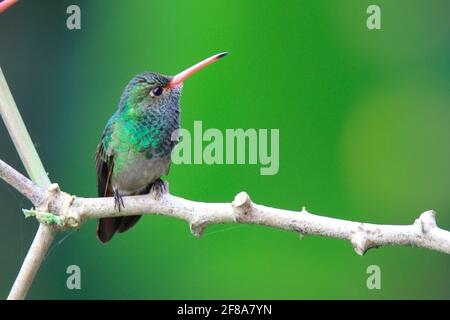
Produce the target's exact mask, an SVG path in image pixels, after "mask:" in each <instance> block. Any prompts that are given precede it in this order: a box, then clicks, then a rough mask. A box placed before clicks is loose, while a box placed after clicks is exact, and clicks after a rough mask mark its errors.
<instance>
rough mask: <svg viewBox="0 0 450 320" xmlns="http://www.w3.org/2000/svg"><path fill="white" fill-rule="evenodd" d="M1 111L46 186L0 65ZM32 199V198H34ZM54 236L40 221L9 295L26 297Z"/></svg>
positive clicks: (38, 179) (22, 156) (44, 174)
mask: <svg viewBox="0 0 450 320" xmlns="http://www.w3.org/2000/svg"><path fill="white" fill-rule="evenodd" d="M10 2H11V1H10ZM10 5H11V4H10ZM0 12H1V11H0ZM0 114H1V116H2V118H3V121H4V122H5V125H6V128H7V129H8V132H9V135H10V136H11V139H12V141H13V143H14V146H15V147H16V149H17V152H18V153H19V156H20V159H21V160H22V162H23V165H24V166H25V169H26V170H27V172H28V174H29V176H30V177H31V179H32V180H33V181H34V182H35V183H36V184H37V185H39V186H41V187H44V188H46V187H48V186H49V185H50V179H49V178H48V176H47V172H46V171H45V169H44V166H43V165H42V162H41V159H40V158H39V155H38V153H37V151H36V148H35V147H34V144H33V142H32V141H31V138H30V135H29V134H28V130H27V128H26V127H25V124H24V122H23V120H22V117H21V115H20V113H19V110H18V109H17V106H16V103H15V101H14V99H13V96H12V94H11V91H10V90H9V88H8V84H7V82H6V79H5V77H4V75H3V71H2V69H1V68H0ZM30 200H31V201H33V200H32V199H30ZM34 200H36V199H34ZM54 236H55V232H54V230H53V228H52V227H50V226H46V225H44V224H40V225H39V229H38V231H37V233H36V236H35V238H34V240H33V243H32V245H31V247H30V249H29V251H28V253H27V255H26V257H25V260H24V262H23V264H22V267H21V268H20V271H19V274H18V275H17V278H16V280H15V282H14V285H13V287H12V289H11V292H10V293H9V296H8V299H13V300H17V299H25V297H26V295H27V293H28V290H29V289H30V286H31V284H32V283H33V280H34V277H35V276H36V273H37V271H38V270H39V266H40V264H41V263H42V260H43V259H44V257H45V255H46V253H47V250H48V249H49V247H50V245H51V243H52V241H53V239H54Z"/></svg>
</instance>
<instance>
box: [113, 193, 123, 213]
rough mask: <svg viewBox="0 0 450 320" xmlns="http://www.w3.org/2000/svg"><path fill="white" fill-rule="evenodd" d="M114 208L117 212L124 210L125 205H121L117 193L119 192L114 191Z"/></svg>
mask: <svg viewBox="0 0 450 320" xmlns="http://www.w3.org/2000/svg"><path fill="white" fill-rule="evenodd" d="M114 208H115V209H117V210H119V212H120V209H121V208H125V204H124V203H123V198H122V196H121V195H120V193H119V190H117V189H114Z"/></svg>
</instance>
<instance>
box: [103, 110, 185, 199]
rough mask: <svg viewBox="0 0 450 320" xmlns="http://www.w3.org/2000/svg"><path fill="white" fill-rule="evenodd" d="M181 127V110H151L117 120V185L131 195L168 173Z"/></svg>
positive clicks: (114, 176)
mask: <svg viewBox="0 0 450 320" xmlns="http://www.w3.org/2000/svg"><path fill="white" fill-rule="evenodd" d="M178 128H179V112H176V113H174V112H170V113H167V112H164V113H163V112H161V113H155V112H149V113H145V114H141V115H139V116H138V117H127V116H122V117H121V118H119V119H117V120H116V123H115V126H114V131H113V133H112V147H113V149H114V168H113V172H112V176H111V183H112V186H113V188H116V189H119V192H120V193H121V194H122V195H131V194H135V193H138V192H139V191H141V190H143V189H145V188H147V187H148V185H149V184H151V183H153V182H155V180H157V179H159V178H160V177H161V176H163V175H166V174H167V173H168V171H169V165H170V154H171V152H172V149H173V147H174V146H175V144H176V141H174V140H173V139H172V134H173V132H174V131H175V130H176V129H178Z"/></svg>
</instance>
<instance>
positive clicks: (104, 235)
mask: <svg viewBox="0 0 450 320" xmlns="http://www.w3.org/2000/svg"><path fill="white" fill-rule="evenodd" d="M140 218H141V216H129V217H117V218H103V219H99V220H98V224H97V237H98V238H99V239H100V241H101V242H103V243H107V242H108V241H109V240H111V239H112V237H113V236H114V234H115V233H116V232H119V233H122V232H125V231H127V230H128V229H130V228H131V227H133V226H134V225H135V224H136V223H137V222H138V221H139V219H140Z"/></svg>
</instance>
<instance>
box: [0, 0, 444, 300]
mask: <svg viewBox="0 0 450 320" xmlns="http://www.w3.org/2000/svg"><path fill="white" fill-rule="evenodd" d="M373 3H376V4H378V5H379V6H380V7H381V10H382V30H378V31H369V30H368V29H367V27H366V19H367V17H368V15H367V14H366V8H367V7H368V5H369V4H373ZM70 4H78V5H79V6H80V8H81V12H82V21H81V23H82V29H81V30H76V31H69V30H67V28H66V17H67V14H66V8H67V6H68V5H70ZM449 12H450V2H449V1H448V0H443V1H439V0H436V1H425V0H422V1H413V0H409V1H406V0H401V1H382V0H377V1H375V2H374V1H364V0H353V1H345V2H343V1H241V0H235V1H198V2H194V1H181V0H180V1H170V2H162V1H158V2H157V1H129V2H126V3H125V2H124V1H106V0H97V1H80V0H78V1H65V0H64V1H20V2H19V3H18V4H17V5H15V6H14V7H12V8H11V9H10V10H8V11H7V12H6V13H4V14H2V15H1V16H0V39H1V41H0V65H1V67H2V68H3V71H4V73H5V75H6V78H7V80H8V82H9V85H10V87H11V90H12V92H13V94H14V97H15V99H16V101H17V104H18V106H19V108H20V110H21V112H22V115H23V117H24V120H25V122H26V124H27V125H28V128H29V131H30V133H31V136H32V137H33V140H34V142H35V143H36V146H37V149H38V152H39V154H40V156H41V158H42V160H43V162H44V165H45V167H46V169H47V170H48V171H49V173H50V178H51V180H52V181H54V182H58V183H59V184H60V185H61V187H62V188H63V189H64V190H67V191H69V192H71V193H74V194H77V195H79V196H95V195H96V185H95V184H96V178H95V170H94V163H93V153H94V151H95V148H96V145H97V143H98V141H99V138H100V135H101V132H102V130H103V127H104V125H105V123H106V120H107V119H108V117H109V116H110V115H111V114H112V113H113V112H114V111H115V110H116V107H117V104H118V99H119V97H120V94H121V92H122V89H123V87H124V86H125V84H126V83H127V82H128V81H129V79H130V78H131V77H132V76H133V75H134V74H136V73H138V72H141V71H145V70H150V71H159V72H162V73H166V74H175V73H176V72H178V71H180V70H182V69H183V68H184V67H187V66H189V65H191V64H192V63H195V62H197V61H199V60H200V59H202V58H205V57H207V56H209V55H211V54H214V53H217V52H220V51H229V52H230V55H229V56H228V57H226V58H225V59H224V60H222V61H220V62H218V63H216V64H214V65H213V66H211V67H208V68H206V69H205V70H202V71H201V72H200V73H198V74H196V75H195V76H193V77H192V78H191V79H189V81H187V82H186V84H185V86H184V94H183V97H182V107H183V112H182V126H183V127H184V128H188V129H190V128H192V127H193V122H194V121H195V120H202V121H203V128H204V129H207V128H218V129H220V130H225V129H227V128H256V129H259V128H279V129H280V170H279V173H278V174H277V175H274V176H261V175H260V174H259V166H255V165H213V166H207V165H178V166H172V168H171V173H170V176H169V177H168V181H169V182H170V189H171V192H172V193H174V194H176V195H179V196H183V197H187V198H190V199H194V200H199V201H230V200H232V199H233V197H234V195H235V194H236V193H237V192H239V191H242V190H246V191H247V192H248V193H249V194H250V196H251V197H252V199H253V200H254V201H255V202H258V203H263V204H266V205H269V206H274V207H280V208H286V209H292V210H296V209H300V208H301V207H302V206H304V205H305V206H306V207H307V208H308V209H309V210H310V211H312V212H313V213H318V214H323V215H327V216H332V217H337V218H343V219H352V220H358V221H366V222H374V223H392V224H410V223H412V222H413V221H414V219H416V218H417V217H418V215H419V214H420V213H421V212H423V211H425V210H428V209H435V210H436V211H437V219H438V223H439V225H440V226H442V227H443V228H446V229H449V228H450V148H449V147H450V145H449V138H450V126H449V123H450V93H449V92H450V91H449V84H450V61H449V53H450V41H449V40H450V19H449ZM0 158H1V159H2V160H5V161H6V162H8V163H10V164H11V165H13V166H14V167H16V168H18V169H19V170H20V171H21V172H24V169H23V167H22V165H21V163H20V160H19V158H18V156H17V154H16V151H15V149H14V147H13V145H12V143H11V141H10V139H9V136H8V134H7V132H6V130H5V128H4V126H3V124H2V125H0ZM0 203H1V207H2V208H1V215H2V220H1V224H0V296H1V297H5V296H6V295H7V293H8V290H9V289H10V287H11V285H12V283H13V280H14V278H15V276H16V274H17V272H18V270H19V267H20V265H21V263H22V260H23V258H24V256H25V254H26V252H27V249H28V247H29V245H30V243H31V240H32V238H33V236H34V233H35V230H36V228H37V222H36V221H34V220H25V219H24V218H23V215H22V214H21V208H28V207H29V206H30V204H29V202H28V201H27V200H26V199H24V198H23V197H21V196H20V195H19V194H18V193H17V192H16V191H15V190H13V189H12V188H11V187H9V186H7V185H6V184H5V183H3V182H2V183H0ZM95 225H96V222H95V221H89V222H88V223H86V224H85V225H84V226H83V227H82V228H81V230H80V231H78V232H72V233H70V234H69V235H68V234H61V235H59V236H58V240H57V241H56V242H55V243H54V245H53V246H52V249H51V250H50V252H49V254H48V256H47V258H46V259H45V261H44V264H43V266H42V268H41V270H40V271H39V274H38V276H37V278H36V280H35V282H34V284H33V286H32V289H31V291H30V294H29V297H30V298H34V299H44V298H62V299H79V298H87V299H93V298H107V299H110V298H119V299H132V298H137V299H148V298H150V299H156V298H164V299H165V298H181V299H188V298H192V299H195V298H289V299H291V298H296V299H304V298H330V299H342V298H351V299H355V298H369V299H380V298H447V299H448V298H450V287H449V280H450V273H449V264H450V256H448V255H444V254H441V253H437V252H433V251H427V250H424V249H413V248H408V247H385V248H382V249H378V250H371V251H369V252H368V253H367V254H366V255H365V256H364V257H360V256H357V255H356V254H355V252H354V251H353V250H352V248H351V246H350V244H349V243H348V242H346V241H342V240H335V239H328V238H319V237H306V238H304V239H303V240H302V241H300V240H299V237H298V235H297V234H295V233H289V232H284V231H279V230H275V229H269V228H264V227H258V226H236V225H222V226H212V227H209V228H208V229H207V230H206V232H205V235H204V237H203V238H201V239H196V238H194V237H193V236H192V235H191V234H190V232H189V228H188V226H187V224H186V223H185V222H184V221H179V220H175V219H171V218H167V217H160V216H146V217H145V218H144V219H142V221H141V222H140V223H139V224H138V225H137V226H136V227H135V228H134V229H133V230H132V231H130V232H127V233H125V234H122V235H120V236H116V237H115V238H114V240H113V241H112V242H111V243H109V244H108V245H106V246H105V245H101V244H100V242H99V241H98V240H97V239H96V237H95ZM67 235H68V236H67ZM72 264H76V265H79V266H80V268H81V273H82V282H81V286H82V288H81V290H72V291H71V290H68V289H67V288H66V279H67V276H68V275H67V274H66V268H67V266H69V265H72ZM372 264H376V265H379V266H380V268H381V276H382V278H381V281H382V289H381V290H368V289H367V287H366V279H367V276H368V275H367V274H366V269H367V267H368V266H369V265H372Z"/></svg>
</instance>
